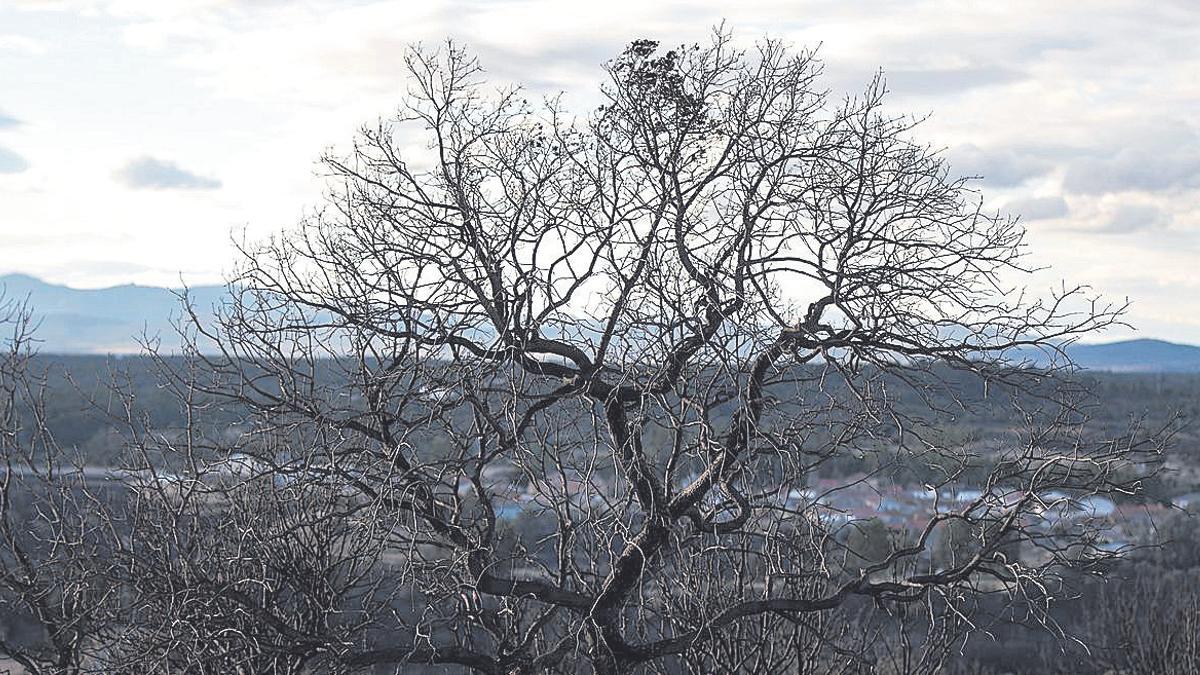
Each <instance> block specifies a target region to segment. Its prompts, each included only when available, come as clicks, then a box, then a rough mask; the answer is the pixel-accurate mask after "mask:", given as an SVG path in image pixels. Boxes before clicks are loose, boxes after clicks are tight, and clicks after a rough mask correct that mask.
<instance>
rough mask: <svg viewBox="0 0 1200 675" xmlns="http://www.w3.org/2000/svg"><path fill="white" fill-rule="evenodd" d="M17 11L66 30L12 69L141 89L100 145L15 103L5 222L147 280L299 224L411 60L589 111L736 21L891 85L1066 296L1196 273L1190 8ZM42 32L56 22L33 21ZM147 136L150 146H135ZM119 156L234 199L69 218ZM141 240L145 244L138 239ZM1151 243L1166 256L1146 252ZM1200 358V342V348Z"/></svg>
mask: <svg viewBox="0 0 1200 675" xmlns="http://www.w3.org/2000/svg"><path fill="white" fill-rule="evenodd" d="M11 6H12V7H16V8H23V9H37V10H54V11H60V12H71V13H73V14H74V15H76V17H75V19H73V21H72V22H58V23H55V22H54V21H51V20H50V19H46V20H45V21H44V25H42V30H41V31H40V32H39V31H28V32H27V33H28V34H25V33H21V32H20V31H18V30H17V29H15V28H10V26H9V23H4V24H3V25H5V29H4V32H5V34H6V36H5V37H0V56H3V55H4V54H5V51H4V45H6V44H7V45H10V46H9V48H8V49H9V53H18V52H13V51H12V50H13V47H12V46H11V45H21V47H20V49H21V50H23V51H20V52H19V53H21V54H29V53H30V49H31V45H33V47H32V48H33V49H34V50H36V49H45V48H47V46H48V45H50V44H53V45H54V50H55V53H56V55H57V54H58V53H59V52H60V51H69V50H71V49H74V50H79V58H80V59H84V60H87V61H88V62H95V63H113V64H114V65H112V66H111V68H112V69H114V70H117V71H119V72H120V73H126V74H127V76H126V79H127V80H128V81H127V82H125V81H119V82H115V83H107V82H106V86H109V89H111V91H110V92H108V93H107V94H96V93H95V92H94V91H92V92H89V93H90V94H91V95H89V96H85V98H87V100H88V101H89V102H90V103H92V104H93V108H92V111H93V112H91V113H90V114H92V115H93V117H94V120H89V121H88V123H87V124H86V125H81V124H77V123H76V124H72V123H71V122H77V120H70V121H66V122H64V121H63V120H62V119H61V118H60V117H56V116H59V115H61V114H62V113H61V112H60V111H61V110H62V109H63V106H62V105H59V106H57V107H51V106H49V105H44V106H39V105H38V103H39V101H38V100H37V99H38V97H39V96H41V97H45V94H44V93H40V92H39V91H38V90H36V89H33V88H30V89H29V90H27V93H26V96H25V98H20V97H19V95H18V94H17V93H14V92H12V91H9V89H12V88H6V89H5V94H4V95H5V100H4V101H3V103H4V105H5V106H6V109H7V110H11V111H14V112H18V113H19V114H20V116H21V118H22V119H23V120H27V123H26V124H23V125H21V126H19V127H15V126H12V125H9V126H8V127H7V128H5V129H2V130H0V133H3V134H5V136H4V137H2V138H0V140H2V141H3V142H5V143H8V144H10V145H11V146H13V147H20V149H21V152H22V154H24V155H26V156H28V157H31V158H35V159H36V162H34V163H33V164H34V166H32V167H29V168H28V169H27V170H26V171H24V172H23V173H22V174H19V175H13V174H9V175H6V176H3V177H0V178H2V179H3V181H7V183H4V182H0V189H3V188H4V187H5V186H6V185H8V186H10V187H11V185H13V184H14V181H24V182H25V183H28V184H31V185H33V184H36V185H37V186H39V189H41V190H43V191H44V192H43V193H41V196H38V195H35V194H33V193H28V194H22V195H21V196H20V197H19V199H16V200H15V201H14V200H13V199H11V198H10V197H9V195H4V198H5V199H6V209H10V210H11V209H17V210H18V211H20V215H21V217H22V218H23V219H24V221H22V222H29V223H35V225H34V226H37V225H36V224H37V223H40V224H43V225H44V226H45V227H52V226H55V225H54V224H55V223H57V222H63V221H64V219H71V218H73V219H75V221H77V222H80V223H83V222H89V219H106V220H104V222H103V223H101V222H96V223H95V226H96V227H109V228H116V229H122V231H126V232H130V233H136V234H137V235H138V236H136V237H135V238H134V239H135V240H136V241H138V242H139V245H138V247H113V249H112V252H113V254H114V255H125V256H135V255H137V256H143V259H142V263H144V264H148V265H149V266H150V267H153V268H155V269H161V268H162V267H163V266H164V265H168V266H169V265H170V264H174V265H176V266H177V267H183V266H185V265H195V266H198V267H206V268H208V269H219V268H221V267H223V266H224V265H226V264H227V263H228V259H227V257H225V256H228V247H227V246H225V243H224V242H225V240H226V235H227V232H228V230H229V228H230V227H231V226H236V225H241V224H248V225H249V226H250V227H251V228H252V229H253V228H259V229H258V231H261V230H262V229H266V228H275V227H279V226H283V225H286V224H287V223H289V222H292V221H294V220H295V219H296V217H297V216H299V215H300V214H301V213H302V212H303V208H304V207H305V206H306V205H308V204H312V203H313V202H314V201H315V200H316V198H317V196H318V191H317V181H315V180H313V179H312V177H311V167H312V160H314V159H315V158H316V156H317V155H318V154H319V153H320V152H321V150H323V149H324V148H325V147H327V146H331V145H332V146H335V147H342V148H344V147H346V146H347V145H348V143H349V142H350V140H351V137H352V132H353V130H354V129H355V127H356V126H357V125H359V124H361V123H364V122H369V121H371V120H372V119H374V118H375V117H376V116H379V115H387V114H389V113H390V112H391V111H392V110H393V109H394V106H395V104H396V103H397V101H398V100H399V97H400V95H401V94H402V93H403V91H404V87H405V82H404V78H403V67H402V63H401V58H400V56H401V52H402V50H403V48H404V47H405V46H406V45H408V44H409V43H411V42H414V41H418V40H421V41H425V42H426V43H436V42H438V41H440V40H442V39H443V38H445V37H447V36H453V37H455V38H456V39H459V40H461V41H464V42H466V43H467V44H469V45H470V46H471V47H472V48H473V49H474V50H475V51H476V52H477V53H479V54H480V56H481V58H482V60H483V63H484V65H485V67H487V68H488V69H489V74H490V76H491V77H492V78H494V79H497V80H510V81H519V82H524V83H527V84H529V85H531V86H532V87H533V89H534V90H535V91H536V92H552V91H556V90H560V89H565V90H567V91H568V94H569V95H568V98H567V102H568V104H570V105H574V106H576V109H577V110H579V111H581V112H584V111H586V109H587V108H588V106H589V105H590V102H593V101H595V97H596V94H595V92H596V85H597V83H598V81H599V80H600V77H601V72H600V69H599V68H598V65H599V63H600V62H602V61H603V60H605V59H606V58H609V57H611V56H613V55H615V54H616V53H617V52H618V51H619V50H620V48H621V47H622V45H623V44H625V43H626V42H627V41H628V40H630V39H633V38H639V37H649V38H657V39H660V40H662V41H663V42H665V43H667V44H675V43H679V42H684V41H694V40H702V39H704V38H705V36H706V34H707V33H708V32H709V31H710V30H711V28H712V26H713V25H715V24H717V23H719V22H720V21H721V20H722V19H727V20H728V24H727V25H728V27H729V28H730V29H731V30H733V31H734V32H735V35H736V36H737V37H738V39H739V40H741V41H743V42H750V41H753V40H754V39H756V38H758V37H760V36H762V35H763V34H766V33H769V34H771V35H773V36H776V37H782V38H784V39H788V40H791V41H793V42H795V43H796V44H798V45H806V46H815V45H817V44H820V45H821V55H822V57H823V58H824V59H825V61H826V63H827V73H828V77H827V84H828V85H829V86H830V87H831V88H833V89H834V90H835V91H852V90H855V89H858V88H860V87H861V86H862V85H863V84H864V83H865V82H866V81H867V79H868V78H870V76H871V75H872V73H873V72H875V70H876V69H878V68H882V69H883V70H884V71H885V73H886V74H887V76H888V80H889V83H890V88H891V90H892V92H893V95H894V98H893V103H892V105H893V108H894V109H895V110H896V111H898V112H911V113H914V114H916V115H922V114H925V113H932V118H931V119H930V121H929V122H928V123H926V125H925V126H924V127H923V128H922V129H921V130H920V131H919V132H918V133H919V137H920V139H921V140H925V141H928V142H929V143H931V144H932V145H934V146H935V147H947V148H948V151H947V155H948V157H949V159H950V162H951V167H952V170H953V171H954V172H955V173H957V174H980V175H983V176H984V177H985V178H984V180H983V181H982V187H983V189H984V190H985V191H986V192H987V194H988V195H989V197H990V199H991V200H992V201H990V202H989V203H994V204H1002V205H1004V207H1005V209H1006V210H1009V211H1014V212H1020V213H1022V214H1023V216H1024V219H1025V221H1026V222H1027V223H1028V224H1029V227H1030V230H1031V237H1032V238H1033V239H1034V241H1033V244H1034V246H1033V249H1034V251H1035V252H1037V253H1038V255H1039V258H1038V260H1039V262H1041V263H1052V264H1054V265H1055V266H1056V269H1055V271H1054V275H1055V276H1056V277H1059V276H1062V277H1067V278H1069V279H1072V280H1078V281H1093V282H1096V284H1097V285H1098V286H1099V287H1101V288H1102V289H1103V290H1105V291H1106V292H1109V293H1110V294H1115V295H1118V296H1120V295H1122V294H1123V293H1124V291H1123V290H1122V288H1123V284H1128V285H1129V286H1130V287H1132V288H1134V289H1135V290H1136V291H1137V292H1138V293H1145V294H1146V295H1147V297H1148V298H1150V299H1151V301H1148V302H1146V303H1143V304H1139V305H1137V306H1138V307H1151V306H1153V307H1161V306H1166V305H1167V304H1168V303H1167V301H1166V298H1167V296H1168V295H1169V294H1170V293H1171V290H1170V288H1171V287H1170V286H1169V285H1162V284H1158V283H1150V282H1148V281H1147V282H1146V283H1142V284H1140V285H1139V284H1135V283H1133V281H1130V280H1131V279H1143V280H1146V279H1150V278H1152V277H1153V278H1154V279H1162V278H1181V277H1183V276H1186V275H1190V274H1194V265H1195V259H1196V256H1197V255H1200V220H1197V219H1196V218H1195V217H1194V216H1192V215H1189V214H1194V213H1196V212H1197V211H1198V210H1200V178H1197V177H1198V176H1200V140H1198V139H1197V137H1198V136H1200V132H1198V131H1197V128H1196V127H1195V124H1196V123H1195V120H1197V119H1200V81H1198V80H1197V78H1195V73H1196V72H1200V44H1198V43H1197V41H1196V40H1195V35H1196V34H1197V33H1198V32H1200V5H1197V4H1196V3H1194V2H1189V1H1187V0H1180V1H1177V2H1161V3H1145V2H1142V1H1141V0H1109V1H1107V2H1104V3H1045V2H1042V1H1040V0H1014V1H1013V2H1005V3H973V4H962V3H953V2H950V1H949V0H917V1H915V2H907V3H893V2H885V1H883V0H867V1H866V2H856V3H844V2H838V1H835V0H800V1H797V0H747V1H746V2H740V3H729V2H726V1H724V0H700V1H698V2H688V3H683V2H659V3H649V2H642V1H634V0H613V1H611V2H604V3H594V2H591V3H584V2H561V1H551V0H495V1H489V2H484V1H482V0H465V1H458V2H434V1H431V2H423V3H413V2H407V1H401V0H397V1H389V0H357V1H354V2H344V1H341V0H338V1H334V0H306V1H305V2H285V1H284V0H277V1H272V0H178V1H171V2H164V1H162V0H51V1H49V2H48V1H47V0H13V4H12V5H11ZM4 11H5V10H0V15H2V14H3V12H4ZM43 14H45V15H46V16H50V15H49V14H47V13H46V12H41V13H38V12H33V13H31V14H30V16H35V15H36V16H41V15H43ZM79 17H91V18H89V19H88V20H89V21H94V22H95V26H97V27H99V28H96V30H97V31H98V32H103V33H104V34H105V35H107V36H116V40H119V42H116V44H115V45H114V46H113V47H112V49H114V50H119V51H114V52H113V53H105V54H103V55H96V54H89V53H88V52H87V51H86V50H87V49H90V48H92V46H91V45H89V44H88V43H86V42H85V41H79V40H71V39H58V38H57V37H55V36H56V35H57V33H56V32H55V31H58V30H60V29H59V28H58V27H57V26H58V24H63V25H67V24H70V23H76V22H78V21H81V19H79ZM51 18H53V17H51ZM2 20H3V17H0V21H2ZM14 25H15V24H14ZM89 25H91V24H89ZM100 28H102V29H103V30H102V31H100ZM14 31H16V32H14ZM48 36H49V37H48ZM6 38H16V39H9V40H8V41H7V42H5V39H6ZM51 38H54V39H51ZM89 57H90V58H89ZM38 61H47V62H48V61H50V60H49V59H40V60H38ZM140 66H146V68H145V69H146V70H150V69H156V72H158V75H159V77H158V79H156V80H150V79H147V78H146V77H143V73H142V70H143V69H142V68H140ZM64 72H65V73H66V78H67V79H64V78H63V77H54V76H51V75H49V74H46V73H42V74H41V75H42V80H41V82H43V84H42V90H41V92H45V87H46V85H45V84H44V83H45V82H60V83H61V85H56V86H62V87H66V88H73V87H77V86H80V85H81V84H82V83H77V82H72V81H71V80H70V79H69V78H70V77H71V72H70V71H69V70H66V71H64ZM31 75H34V76H36V75H38V73H37V72H33V73H31ZM147 82H155V83H156V84H154V85H150V84H147ZM151 86H153V87H154V88H153V89H147V88H148V87H151ZM29 92H32V93H29ZM81 96H82V95H81ZM105 96H107V97H108V98H105ZM155 105H157V107H154V106H155ZM173 111H179V113H178V114H174V113H173ZM127 127H133V128H134V130H135V131H134V132H130V131H129V130H128V128H127ZM55 129H68V130H71V131H75V132H78V134H79V135H78V136H72V134H70V133H61V132H60V133H54V130H55ZM139 133H142V134H145V135H148V136H153V139H146V140H145V143H144V144H142V139H140V138H137V136H138V134H139ZM10 135H11V136H10ZM80 139H86V140H85V141H84V142H80ZM135 141H136V142H137V143H138V145H133V143H134V142H135ZM129 147H149V148H163V147H170V148H172V153H173V154H177V155H178V156H180V157H187V158H188V164H192V163H195V165H196V166H203V167H205V172H202V173H201V174H200V175H198V176H194V177H195V178H198V179H203V177H204V175H205V174H206V173H208V172H211V173H212V174H213V175H217V176H220V179H221V183H222V189H221V190H219V191H195V192H192V193H190V194H188V195H184V194H182V193H179V192H175V191H167V192H153V193H148V192H140V193H137V194H128V193H129V191H127V190H121V189H120V188H119V187H118V186H114V185H113V184H112V183H111V181H103V183H104V184H105V185H103V186H100V185H97V186H89V187H88V188H87V189H88V190H89V191H90V192H89V193H88V197H87V201H89V202H90V203H93V204H100V205H103V208H96V209H90V210H86V211H85V210H83V209H82V208H80V209H73V207H72V206H71V205H69V204H63V203H62V202H63V201H64V200H63V195H65V194H72V190H78V189H80V188H79V187H78V186H79V185H82V184H84V183H85V182H86V181H87V180H88V177H89V176H91V177H94V176H95V175H97V174H103V173H105V172H108V171H111V167H112V166H113V164H114V163H116V162H119V161H120V159H121V158H123V157H126V156H128V155H127V153H128V148H129ZM176 168H178V167H176ZM181 171H183V170H181ZM106 189H107V190H109V191H108V192H105V191H104V190H106ZM172 199H187V200H189V202H188V206H189V211H188V216H187V218H188V219H187V220H186V223H183V222H182V221H181V222H180V224H179V225H178V227H180V228H183V227H188V228H191V229H189V230H188V232H187V235H186V236H188V237H191V239H190V240H189V242H190V248H191V250H190V251H189V253H190V255H189V256H188V257H187V258H184V257H182V256H174V257H172V256H173V255H174V254H171V253H163V252H158V253H156V252H155V249H154V246H157V245H162V246H163V247H168V246H170V245H172V244H171V242H170V238H169V237H167V236H165V235H163V236H161V237H160V236H158V233H159V232H160V230H161V229H162V227H163V225H162V223H163V221H164V219H165V218H166V214H171V213H175V212H177V211H178V209H177V208H175V207H176V206H177V204H176V203H175V202H172V201H171V200H172ZM1068 202H1069V206H1070V208H1069V209H1068V208H1067V205H1068ZM97 213H99V214H103V215H100V216H97V215H94V214H97ZM14 222H15V221H14ZM3 227H5V223H4V222H3V221H0V228H3ZM148 232H152V233H154V236H143V235H144V234H145V233H148ZM1099 232H1106V233H1108V234H1110V235H1114V236H1102V235H1101V234H1099ZM1147 232H1149V233H1153V234H1154V237H1153V238H1151V237H1141V238H1139V237H1138V236H1137V234H1139V233H1142V234H1144V233H1147ZM1117 233H1125V234H1126V235H1127V236H1120V235H1118V234H1117ZM1130 233H1132V234H1130ZM202 237H203V239H202ZM1081 238H1087V239H1086V241H1087V242H1088V245H1087V246H1081V245H1080V242H1081ZM153 242H158V243H153ZM1164 242H1169V247H1168V244H1167V243H1164ZM1168 248H1169V250H1168ZM1093 250H1094V251H1100V252H1102V253H1103V254H1099V253H1097V254H1095V255H1093V254H1092V251H1093ZM199 251H204V254H203V255H204V256H209V257H204V258H202V257H200V256H201V254H200V253H199ZM167 260H169V261H171V262H169V263H168V262H165V261H167ZM147 261H151V262H149V263H147ZM131 262H136V261H134V260H132V259H131ZM1130 266H1133V268H1134V269H1135V270H1137V273H1136V274H1133V275H1131V273H1130V271H1129V268H1130ZM172 281H174V280H173V279H169V278H168V279H164V280H163V281H162V282H163V283H171V282H172ZM1172 300H1173V301H1175V302H1176V304H1177V305H1178V306H1179V307H1180V308H1181V309H1180V310H1179V314H1180V315H1183V314H1186V313H1187V312H1191V314H1192V315H1194V316H1200V299H1197V300H1190V299H1177V298H1173V299H1172ZM1139 311H1140V310H1139ZM1156 311H1157V310H1156ZM1139 316H1140V315H1139ZM1145 316H1147V317H1150V313H1149V311H1148V310H1147V314H1145ZM1163 316H1165V315H1164V314H1163V313H1162V312H1159V313H1157V314H1154V317H1151V318H1153V320H1154V321H1157V322H1158V323H1156V324H1155V325H1159V326H1166V325H1178V326H1182V325H1183V324H1182V323H1178V324H1169V321H1167V320H1166V319H1163V318H1162V317H1163ZM1132 318H1133V320H1134V322H1135V323H1136V322H1137V321H1138V316H1134V317H1132ZM1164 330H1165V329H1164ZM1178 330H1180V331H1183V330H1185V329H1183V328H1178ZM1187 330H1192V329H1191V328H1188V329H1187ZM1175 337H1179V335H1175ZM1192 341H1195V342H1200V331H1197V332H1196V333H1195V334H1194V337H1193V338H1192Z"/></svg>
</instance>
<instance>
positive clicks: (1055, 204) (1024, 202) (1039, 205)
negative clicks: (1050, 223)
mask: <svg viewBox="0 0 1200 675" xmlns="http://www.w3.org/2000/svg"><path fill="white" fill-rule="evenodd" d="M1004 210H1006V211H1008V212H1009V213H1011V214H1012V215H1014V216H1020V217H1021V220H1049V219H1051V218H1062V217H1063V216H1066V215H1067V214H1068V213H1070V212H1071V210H1070V208H1068V207H1067V200H1065V199H1063V198H1062V196H1061V195H1052V196H1049V197H1030V198H1028V199H1015V200H1013V201H1011V202H1009V203H1008V204H1005V206H1004Z"/></svg>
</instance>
